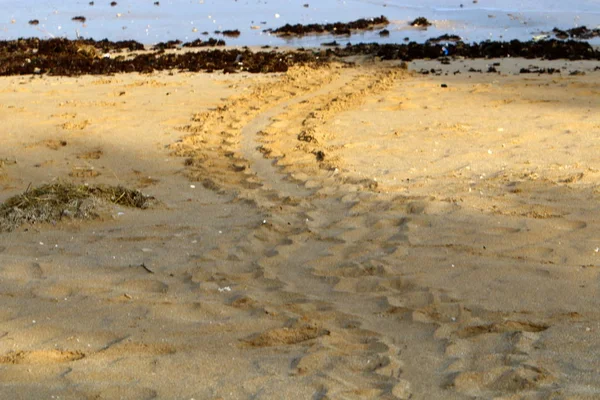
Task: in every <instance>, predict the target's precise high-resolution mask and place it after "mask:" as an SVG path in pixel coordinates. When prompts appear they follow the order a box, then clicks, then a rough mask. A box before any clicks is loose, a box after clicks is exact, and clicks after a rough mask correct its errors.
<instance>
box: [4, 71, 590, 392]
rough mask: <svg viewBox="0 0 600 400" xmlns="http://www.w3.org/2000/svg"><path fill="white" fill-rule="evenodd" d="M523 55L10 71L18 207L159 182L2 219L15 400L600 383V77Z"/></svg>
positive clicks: (12, 187) (7, 84)
mask: <svg viewBox="0 0 600 400" xmlns="http://www.w3.org/2000/svg"><path fill="white" fill-rule="evenodd" d="M499 61H500V63H501V66H500V67H498V70H499V71H501V73H500V74H496V73H490V74H488V73H469V72H468V68H470V66H472V65H475V64H476V63H475V64H473V62H469V61H464V62H458V61H455V62H453V63H452V64H451V65H449V66H443V67H444V68H446V70H447V71H450V72H449V74H448V75H444V72H442V74H441V75H440V76H435V75H431V74H430V75H421V74H417V73H415V72H412V71H407V70H405V69H403V68H401V66H399V65H397V64H387V63H382V62H366V61H365V62H361V63H358V64H357V65H343V64H332V65H330V66H327V67H322V68H320V69H318V70H315V69H311V68H308V67H295V68H293V69H291V70H290V71H289V72H288V73H286V74H273V75H250V74H245V73H240V74H233V75H223V74H221V73H215V74H191V73H181V72H173V73H164V72H163V73H154V74H150V75H138V74H127V75H115V76H102V77H99V76H83V77H72V78H66V77H49V76H33V77H31V76H15V77H3V78H0V118H1V120H2V122H3V123H2V124H1V126H0V137H1V138H2V146H0V160H3V161H2V163H0V201H4V200H6V199H7V198H9V197H10V196H13V195H16V194H19V193H22V192H24V191H25V190H26V189H27V187H28V186H29V185H32V186H39V185H41V184H44V183H52V182H57V181H65V182H74V183H89V184H99V183H105V184H112V185H118V184H120V185H124V186H127V187H129V188H134V189H140V190H142V191H143V192H144V193H146V194H149V195H152V196H154V197H155V198H156V199H157V204H155V205H154V206H152V207H150V208H149V209H146V210H138V209H129V208H124V207H117V206H114V207H107V208H106V209H105V210H104V211H103V213H102V218H100V219H99V220H94V221H83V220H81V221H80V220H64V221H61V222H58V223H56V224H47V225H43V224H36V225H29V226H21V227H20V228H18V229H17V230H15V231H13V232H2V233H0V299H1V304H2V307H1V308H0V398H7V399H8V398H11V399H29V398H40V399H41V398H48V399H50V398H55V399H58V398H60V399H81V398H88V399H115V398H123V399H151V398H164V399H192V398H194V399H368V398H383V399H408V398H412V399H472V398H481V399H490V398H498V399H522V398H523V399H525V398H526V399H547V398H553V399H574V398H577V399H597V398H600V383H599V382H600V381H599V379H598V377H599V376H600V358H599V357H598V356H597V355H598V349H599V348H600V335H599V332H600V311H599V310H600V297H598V282H599V274H598V267H599V266H600V258H599V257H600V253H599V250H598V248H599V247H600V235H599V232H600V213H599V211H600V186H599V185H598V182H599V180H600V158H599V156H598V155H599V154H600V141H599V137H600V114H598V109H600V81H599V79H598V77H599V76H600V71H593V69H594V66H595V65H594V63H579V64H576V63H567V64H565V63H564V62H562V61H555V62H553V64H552V65H553V66H555V67H558V68H561V67H563V66H565V68H566V69H565V70H563V73H562V74H561V75H558V74H554V75H547V74H542V75H538V74H521V75H518V74H517V75H515V74H513V73H512V72H513V70H514V69H515V68H517V69H518V68H519V67H522V66H528V65H529V64H537V65H541V64H542V62H538V61H536V60H510V67H509V61H508V60H499ZM487 63H490V61H487ZM475 66H476V67H477V65H475ZM422 68H427V69H430V68H440V64H439V63H437V62H429V63H428V62H418V63H414V64H411V65H410V70H419V69H422ZM503 68H506V69H504V70H503ZM455 70H460V71H461V73H460V74H453V72H454V71H455ZM574 70H579V71H585V74H577V75H569V72H571V71H574ZM442 84H444V85H445V86H446V87H442ZM15 161H16V163H15Z"/></svg>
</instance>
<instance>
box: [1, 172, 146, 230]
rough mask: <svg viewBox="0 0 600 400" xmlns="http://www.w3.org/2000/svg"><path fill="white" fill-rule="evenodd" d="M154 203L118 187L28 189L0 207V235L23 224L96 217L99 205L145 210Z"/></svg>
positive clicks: (67, 184)
mask: <svg viewBox="0 0 600 400" xmlns="http://www.w3.org/2000/svg"><path fill="white" fill-rule="evenodd" d="M152 200H154V198H153V197H150V196H146V195H144V194H142V193H141V192H139V191H137V190H131V189H127V188H124V187H122V186H108V185H98V186H91V185H74V184H71V183H62V182H58V183H53V184H46V185H42V186H39V187H36V188H33V189H32V188H30V187H28V188H27V189H26V190H25V192H24V193H23V194H20V195H17V196H13V197H11V198H9V199H8V200H6V201H5V202H4V203H3V204H1V205H0V232H10V231H13V230H14V229H16V228H18V227H19V226H21V225H23V224H35V223H56V222H59V221H60V220H62V219H63V218H65V217H67V218H76V219H93V218H98V217H99V214H98V209H99V206H101V205H103V204H117V205H121V206H126V207H134V208H141V209H145V208H148V207H149V205H150V204H151V203H152Z"/></svg>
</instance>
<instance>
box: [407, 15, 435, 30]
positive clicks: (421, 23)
mask: <svg viewBox="0 0 600 400" xmlns="http://www.w3.org/2000/svg"><path fill="white" fill-rule="evenodd" d="M409 25H410V26H415V27H418V28H425V29H427V27H428V26H431V25H432V24H431V22H429V20H428V19H427V18H425V17H418V18H415V19H414V20H413V21H411V22H410V23H409Z"/></svg>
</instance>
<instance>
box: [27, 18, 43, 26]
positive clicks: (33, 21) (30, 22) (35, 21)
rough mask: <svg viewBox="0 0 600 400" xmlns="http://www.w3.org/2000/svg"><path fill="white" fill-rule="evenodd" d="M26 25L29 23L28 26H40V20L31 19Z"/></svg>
mask: <svg viewBox="0 0 600 400" xmlns="http://www.w3.org/2000/svg"><path fill="white" fill-rule="evenodd" d="M28 23H29V25H39V24H40V20H39V19H32V20H30V21H29V22H28Z"/></svg>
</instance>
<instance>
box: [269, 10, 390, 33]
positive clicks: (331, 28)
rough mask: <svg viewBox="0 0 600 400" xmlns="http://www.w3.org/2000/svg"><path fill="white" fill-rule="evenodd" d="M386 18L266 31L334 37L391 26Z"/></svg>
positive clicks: (293, 26) (288, 25) (288, 26)
mask: <svg viewBox="0 0 600 400" xmlns="http://www.w3.org/2000/svg"><path fill="white" fill-rule="evenodd" d="M389 23H390V22H389V20H388V19H387V18H386V17H385V16H383V15H382V16H380V17H375V18H361V19H358V20H356V21H351V22H336V23H333V24H324V25H323V24H308V25H302V24H296V25H290V24H286V25H284V26H282V27H280V28H277V29H266V30H265V32H269V33H273V34H275V35H277V36H307V35H317V34H324V33H329V34H332V35H351V34H352V32H353V31H367V30H373V29H375V28H378V27H384V26H387V25H388V24H389Z"/></svg>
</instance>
